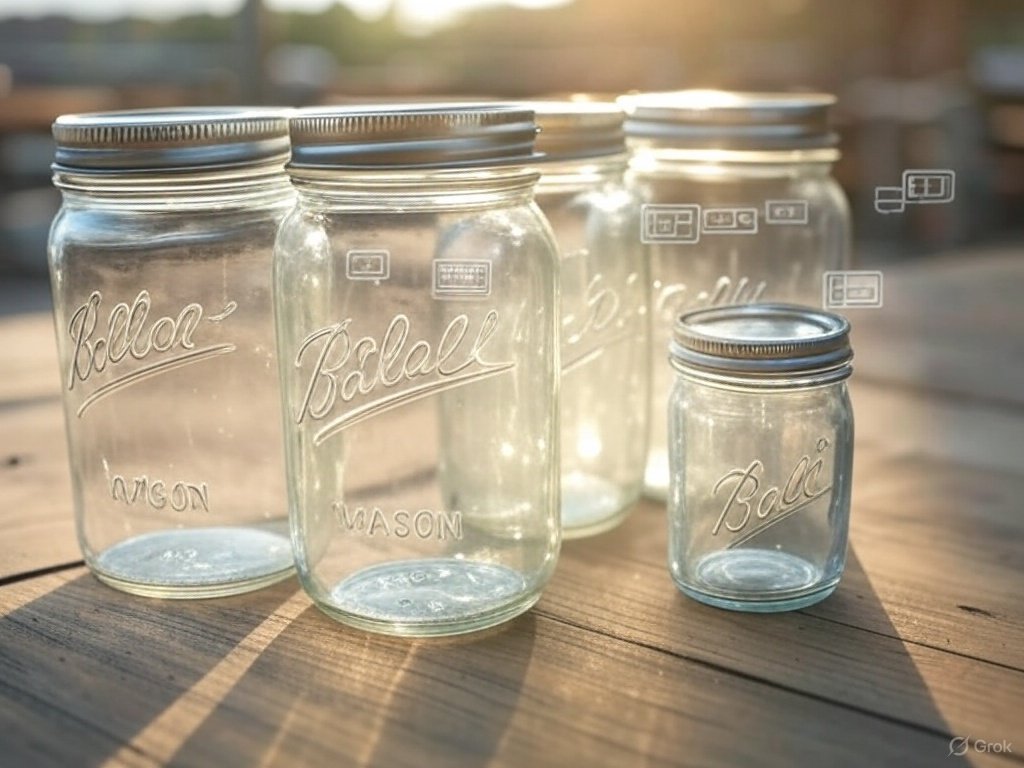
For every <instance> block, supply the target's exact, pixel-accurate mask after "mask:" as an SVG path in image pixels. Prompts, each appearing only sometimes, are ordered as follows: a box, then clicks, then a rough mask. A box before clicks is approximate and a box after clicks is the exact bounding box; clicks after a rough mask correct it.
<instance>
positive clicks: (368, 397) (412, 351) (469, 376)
mask: <svg viewBox="0 0 1024 768" xmlns="http://www.w3.org/2000/svg"><path fill="white" fill-rule="evenodd" d="M352 322H353V321H352V318H347V319H345V320H343V321H342V322H340V323H337V324H335V325H329V326H327V327H326V328H321V329H320V330H318V331H314V332H313V333H311V334H309V335H308V336H307V337H306V338H305V339H303V341H302V343H301V344H300V345H299V350H298V353H297V354H296V356H295V367H296V368H299V369H301V368H302V367H303V365H304V363H305V360H306V358H307V357H308V358H309V359H312V361H313V365H312V371H311V373H310V375H309V380H308V384H307V385H306V389H305V394H304V395H303V398H302V402H301V404H300V406H299V409H298V413H296V414H295V421H296V423H298V424H301V423H302V422H303V421H305V420H307V419H309V420H312V421H319V420H321V419H327V418H330V417H332V416H333V418H330V421H328V422H327V423H326V424H325V425H324V426H323V427H321V428H320V429H319V430H318V431H317V432H316V433H315V434H314V436H313V443H314V444H315V445H320V444H321V443H323V442H324V441H325V440H327V439H328V438H329V437H331V436H333V435H335V434H337V433H339V432H341V431H342V430H344V429H345V428H347V427H350V426H352V425H353V424H356V423H358V422H360V421H362V420H364V419H367V418H369V417H371V416H373V415H374V414H377V413H380V412H382V411H386V410H388V409H390V408H396V407H398V406H400V405H404V404H406V403H409V402H412V401H414V400H418V399H420V398H423V397H427V396H429V395H432V394H435V393H437V392H441V391H444V390H448V389H453V388H455V387H460V386H463V385H465V384H469V383H471V382H475V381H480V380H481V379H486V378H489V377H491V376H496V375H498V374H500V373H504V372H505V371H509V370H511V369H512V368H514V367H515V363H514V362H500V363H499V362H491V361H488V360H486V359H485V354H484V353H485V349H486V347H487V344H488V342H489V341H490V340H491V338H492V337H493V336H494V332H495V330H496V329H497V327H498V313H497V312H496V311H495V310H493V309H492V310H491V311H490V312H488V313H487V314H486V315H485V316H484V318H483V320H482V321H481V322H480V325H479V327H477V328H476V330H475V332H474V331H473V330H471V329H470V320H469V316H468V315H465V314H461V315H458V316H456V317H455V318H453V319H452V321H451V322H449V323H448V325H447V326H446V327H445V329H444V330H443V331H442V332H441V335H440V337H439V338H438V340H437V341H436V342H433V343H432V342H430V341H426V340H424V339H419V340H417V341H413V342H411V343H410V340H409V336H410V327H411V323H410V321H409V318H408V317H407V316H405V315H401V314H400V315H396V316H395V317H394V318H393V319H392V320H391V322H390V323H389V324H388V327H387V330H385V331H384V334H383V335H382V336H381V337H380V338H379V339H377V338H374V337H373V336H363V337H360V338H353V334H352V333H351V331H350V327H351V325H352ZM357 397H362V398H364V400H363V401H362V402H360V404H359V405H357V406H355V407H352V408H349V409H347V410H345V411H344V412H342V413H341V414H335V409H336V407H337V404H338V402H339V401H341V402H342V403H344V404H346V405H348V404H350V403H352V402H353V400H355V399H356V398H357Z"/></svg>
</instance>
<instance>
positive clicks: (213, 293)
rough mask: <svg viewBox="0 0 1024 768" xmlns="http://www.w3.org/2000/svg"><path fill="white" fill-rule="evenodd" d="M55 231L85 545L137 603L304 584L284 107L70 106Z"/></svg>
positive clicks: (66, 391)
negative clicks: (294, 517)
mask: <svg viewBox="0 0 1024 768" xmlns="http://www.w3.org/2000/svg"><path fill="white" fill-rule="evenodd" d="M53 133H54V137H55V139H56V142H57V154H56V162H55V164H54V166H53V172H54V176H53V178H54V183H55V184H56V186H57V187H59V188H60V190H61V192H62V194H63V198H64V203H63V207H62V208H61V210H60V212H59V213H58V215H57V217H56V218H55V220H54V222H53V226H52V229H51V232H50V244H49V263H50V276H51V282H52V288H53V300H54V315H55V323H56V332H57V347H58V351H59V358H60V366H61V378H62V380H63V400H64V411H65V422H66V427H67V437H68V449H69V455H70V464H71V480H72V486H73V497H74V501H75V517H76V521H77V528H78V539H79V544H80V545H81V548H82V552H83V554H84V556H85V561H86V563H87V565H88V566H89V567H90V568H91V569H92V571H93V573H95V574H96V576H98V577H99V578H100V579H101V580H102V581H104V582H106V583H107V584H109V585H111V586H114V587H117V588H118V589H122V590H124V591H127V592H133V593H136V594H140V595H147V596H152V597H164V598H200V597H216V596H221V595H228V594H234V593H238V592H245V591H248V590H251V589H256V588H257V587H261V586H264V585H266V584H270V583H272V582H275V581H277V580H279V579H282V578H284V577H285V576H288V575H289V574H290V573H292V570H293V566H292V562H293V560H292V554H291V547H290V544H289V540H288V527H287V517H286V515H287V504H286V498H285V486H284V472H283V466H284V457H283V452H282V449H281V427H280V396H279V392H278V384H277V364H276V356H275V351H274V326H273V308H272V302H271V291H270V276H271V272H270V270H271V258H272V254H273V244H274V236H275V233H276V230H277V226H278V224H279V223H280V221H281V219H282V218H283V217H284V215H285V214H286V213H287V211H288V210H289V209H290V208H291V206H292V203H293V198H294V194H293V192H292V190H291V187H290V185H289V183H288V177H287V175H286V174H285V172H284V163H285V161H286V160H287V158H288V132H287V117H286V113H285V112H283V111H273V110H240V109H201V110H191V109H179V110H152V111H140V112H120V113H97V114H86V115H66V116H63V117H60V118H58V119H57V121H56V122H55V123H54V126H53Z"/></svg>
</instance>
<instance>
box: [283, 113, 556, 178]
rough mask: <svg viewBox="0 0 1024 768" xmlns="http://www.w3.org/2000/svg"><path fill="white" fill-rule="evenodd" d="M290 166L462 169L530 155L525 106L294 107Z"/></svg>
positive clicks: (529, 117)
mask: <svg viewBox="0 0 1024 768" xmlns="http://www.w3.org/2000/svg"><path fill="white" fill-rule="evenodd" d="M289 130H290V132H291V140H292V160H291V163H290V164H289V166H288V167H289V169H303V168H338V169H354V170H355V169H362V170H368V169H403V168H449V167H456V168H466V167H486V166H493V165H509V164H514V163H528V162H532V161H533V160H534V159H535V157H534V154H533V143H534V139H535V138H536V135H537V125H536V123H535V122H534V114H533V110H532V109H528V108H525V107H519V106H515V105H511V104H444V105H438V104H418V105H416V104H387V105H379V106H362V105H361V106H358V107H337V108H318V109H305V110H298V111H297V112H296V113H295V114H294V115H293V116H292V118H291V120H290V121H289Z"/></svg>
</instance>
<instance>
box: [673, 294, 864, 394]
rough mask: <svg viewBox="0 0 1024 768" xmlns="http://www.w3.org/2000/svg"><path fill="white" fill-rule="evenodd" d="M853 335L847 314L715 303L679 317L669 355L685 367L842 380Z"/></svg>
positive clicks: (850, 355) (791, 306) (847, 370)
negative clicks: (721, 305) (714, 305)
mask: <svg viewBox="0 0 1024 768" xmlns="http://www.w3.org/2000/svg"><path fill="white" fill-rule="evenodd" d="M849 334H850V324H849V322H848V321H847V320H846V319H845V318H843V317H840V316H839V315H835V314H832V313H831V312H824V311H822V310H818V309H811V308H810V307H802V306H798V305H795V304H744V305H734V306H725V307H713V308H711V309H699V310H695V311H693V312H687V313H685V314H683V315H681V316H680V317H679V319H678V320H677V321H676V324H675V328H674V329H673V336H672V341H671V343H670V344H669V357H670V359H671V361H672V364H673V365H675V366H676V367H678V368H680V369H684V370H688V371H689V370H692V371H697V372H703V373H710V374H721V375H725V376H731V377H741V378H748V377H749V378H771V377H773V376H782V377H789V376H792V375H798V376H803V375H805V374H822V375H823V376H824V380H838V379H842V378H846V377H847V376H849V375H850V370H851V369H850V361H851V360H852V359H853V349H852V348H851V347H850V336H849ZM824 380H823V381H816V383H824Z"/></svg>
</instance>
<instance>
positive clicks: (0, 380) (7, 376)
mask: <svg viewBox="0 0 1024 768" xmlns="http://www.w3.org/2000/svg"><path fill="white" fill-rule="evenodd" d="M0 349H2V350H3V351H4V362H3V368H2V369H0V370H2V375H0V407H5V406H6V407H11V406H12V405H16V404H19V403H22V402H29V403H31V402H37V401H39V400H41V399H49V398H53V399H56V398H57V397H59V396H60V369H59V367H58V365H57V341H56V339H55V338H54V335H53V317H52V315H50V314H49V313H43V312H31V313H26V314H21V315H12V316H10V317H4V318H3V319H2V321H0Z"/></svg>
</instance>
